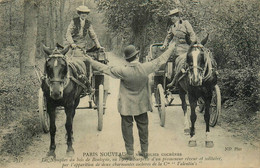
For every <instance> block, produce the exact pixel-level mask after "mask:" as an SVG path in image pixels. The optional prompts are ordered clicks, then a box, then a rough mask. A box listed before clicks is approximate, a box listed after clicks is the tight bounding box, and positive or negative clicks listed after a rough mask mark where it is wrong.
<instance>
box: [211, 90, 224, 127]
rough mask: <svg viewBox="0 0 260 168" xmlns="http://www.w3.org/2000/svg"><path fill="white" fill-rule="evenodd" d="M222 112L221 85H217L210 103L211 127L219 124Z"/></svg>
mask: <svg viewBox="0 0 260 168" xmlns="http://www.w3.org/2000/svg"><path fill="white" fill-rule="evenodd" d="M220 113H221V94H220V89H219V86H218V85H216V86H215V88H214V90H213V95H212V99H211V104H210V121H209V125H210V126H211V127H214V126H215V125H216V124H217V121H218V118H219V116H220Z"/></svg>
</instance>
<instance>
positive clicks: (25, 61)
mask: <svg viewBox="0 0 260 168" xmlns="http://www.w3.org/2000/svg"><path fill="white" fill-rule="evenodd" d="M37 9H38V7H37V6H36V4H35V1H33V0H24V34H23V39H24V40H23V51H22V54H21V55H20V74H21V75H33V74H34V71H33V67H34V65H35V53H36V37H37V13H38V12H37Z"/></svg>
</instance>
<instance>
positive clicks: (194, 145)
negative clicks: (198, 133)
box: [189, 140, 197, 147]
mask: <svg viewBox="0 0 260 168" xmlns="http://www.w3.org/2000/svg"><path fill="white" fill-rule="evenodd" d="M196 146H197V142H196V141H195V140H190V141H189V147H196Z"/></svg>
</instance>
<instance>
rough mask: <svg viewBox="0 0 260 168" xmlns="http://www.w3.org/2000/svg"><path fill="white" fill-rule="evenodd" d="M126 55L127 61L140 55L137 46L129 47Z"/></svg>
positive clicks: (126, 49)
mask: <svg viewBox="0 0 260 168" xmlns="http://www.w3.org/2000/svg"><path fill="white" fill-rule="evenodd" d="M124 53H125V59H126V60H127V59H129V58H132V57H134V56H136V55H137V54H138V53H139V51H138V50H136V48H135V46H133V45H129V46H127V47H126V48H125V51H124Z"/></svg>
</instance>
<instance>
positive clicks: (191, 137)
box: [189, 95, 197, 147]
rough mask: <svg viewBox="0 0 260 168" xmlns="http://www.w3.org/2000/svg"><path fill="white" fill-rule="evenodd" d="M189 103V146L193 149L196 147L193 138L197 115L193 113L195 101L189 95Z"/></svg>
mask: <svg viewBox="0 0 260 168" xmlns="http://www.w3.org/2000/svg"><path fill="white" fill-rule="evenodd" d="M189 102H190V109H191V115H190V120H191V129H190V141H189V146H190V147H195V146H197V143H196V138H195V122H196V120H197V115H196V113H195V108H196V106H197V99H196V98H195V97H194V96H192V95H189Z"/></svg>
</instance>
